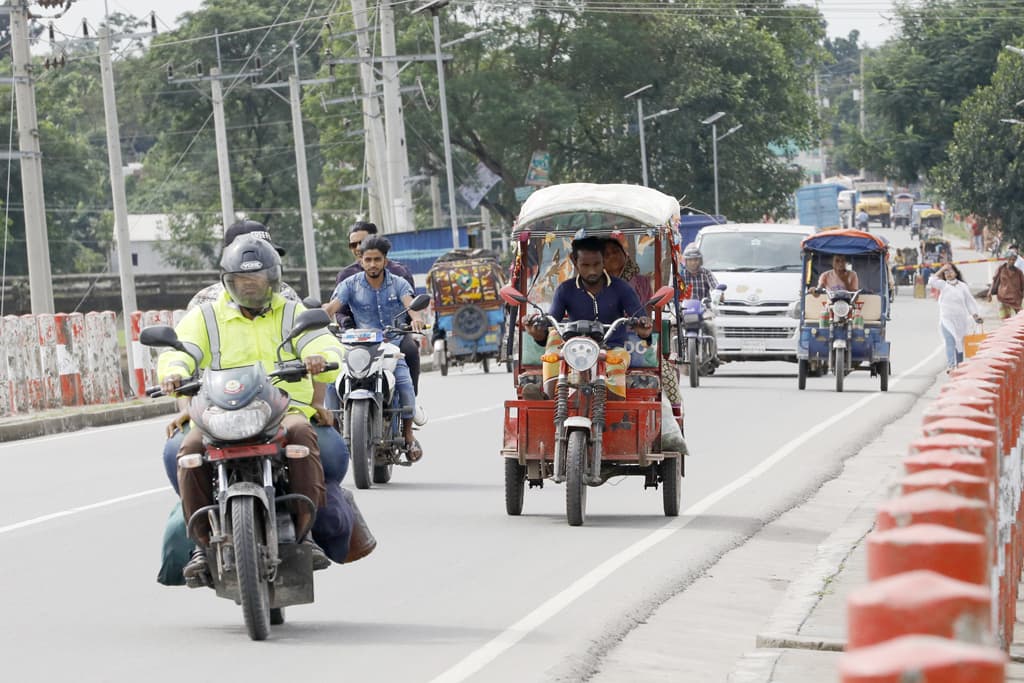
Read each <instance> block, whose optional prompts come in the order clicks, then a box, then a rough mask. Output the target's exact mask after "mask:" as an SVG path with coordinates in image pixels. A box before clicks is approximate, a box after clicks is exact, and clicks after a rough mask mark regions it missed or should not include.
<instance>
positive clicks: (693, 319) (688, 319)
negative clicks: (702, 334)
mask: <svg viewBox="0 0 1024 683" xmlns="http://www.w3.org/2000/svg"><path fill="white" fill-rule="evenodd" d="M699 322H700V316H699V315H697V314H696V313H683V324H684V325H696V324H697V323H699Z"/></svg>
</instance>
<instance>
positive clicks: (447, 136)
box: [411, 0, 459, 249]
mask: <svg viewBox="0 0 1024 683" xmlns="http://www.w3.org/2000/svg"><path fill="white" fill-rule="evenodd" d="M449 1H450V0H431V2H428V3H427V4H425V5H422V6H420V7H417V8H416V9H414V10H413V11H412V12H411V14H417V13H419V12H422V11H424V10H427V11H429V12H430V15H431V16H432V17H433V19H434V58H435V60H436V61H437V87H438V91H439V97H440V100H441V131H442V133H443V135H444V165H445V173H446V178H447V180H448V217H449V218H450V219H451V224H452V248H453V249H458V248H459V218H458V216H457V215H456V210H455V173H454V171H453V170H452V137H451V132H450V131H449V129H448V97H447V93H446V91H445V82H444V60H443V59H442V58H441V19H440V17H439V16H438V15H439V14H440V12H441V10H442V9H443V8H444V7H446V6H447V5H448V3H449Z"/></svg>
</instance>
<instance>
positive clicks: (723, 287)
mask: <svg viewBox="0 0 1024 683" xmlns="http://www.w3.org/2000/svg"><path fill="white" fill-rule="evenodd" d="M715 289H717V290H718V291H720V292H724V291H725V290H727V289H729V286H728V285H727V284H725V283H724V282H719V283H718V286H717V287H715Z"/></svg>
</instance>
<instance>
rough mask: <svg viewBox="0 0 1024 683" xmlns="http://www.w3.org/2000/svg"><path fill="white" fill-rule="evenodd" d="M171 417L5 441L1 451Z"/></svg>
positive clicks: (1, 444)
mask: <svg viewBox="0 0 1024 683" xmlns="http://www.w3.org/2000/svg"><path fill="white" fill-rule="evenodd" d="M169 417H171V414H170V413H168V414H167V415H166V416H159V417H151V418H147V419H145V420H133V421H131V422H122V423H121V424H116V425H107V426H105V427H87V428H86V429H79V430H75V431H73V432H65V433H63V434H51V435H49V436H33V437H31V438H29V439H17V440H15V441H5V442H3V443H0V449H5V448H13V447H15V446H25V445H29V446H31V445H32V444H36V443H39V442H41V441H57V440H58V439H68V438H71V437H73V436H90V435H92V434H102V433H103V432H111V431H114V430H115V429H123V428H125V427H134V426H136V425H138V426H148V425H149V423H150V422H156V421H157V420H162V421H164V422H170V420H168V418H169ZM2 455H6V454H2Z"/></svg>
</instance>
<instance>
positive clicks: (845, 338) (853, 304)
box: [815, 289, 861, 391]
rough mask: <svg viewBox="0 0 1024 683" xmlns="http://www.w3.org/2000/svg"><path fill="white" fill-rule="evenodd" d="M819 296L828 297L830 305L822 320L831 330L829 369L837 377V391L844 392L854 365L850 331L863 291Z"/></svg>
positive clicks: (839, 291)
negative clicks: (847, 378) (858, 300)
mask: <svg viewBox="0 0 1024 683" xmlns="http://www.w3.org/2000/svg"><path fill="white" fill-rule="evenodd" d="M815 291H816V293H817V294H825V295H826V296H827V297H828V304H827V306H826V307H825V311H824V312H823V313H822V320H823V322H826V323H827V324H825V325H823V327H825V326H827V327H828V328H830V329H831V333H830V337H831V339H830V342H831V349H830V352H829V367H830V368H831V369H832V372H833V373H835V376H836V391H842V390H843V381H844V380H845V379H846V374H847V373H848V372H849V371H850V370H851V369H852V366H853V363H852V358H851V357H850V348H849V342H850V337H851V335H850V329H851V327H852V326H853V316H854V313H856V311H857V297H858V296H860V293H861V290H859V289H858V290H857V291H855V292H849V291H846V290H844V289H834V290H825V289H817V290H815Z"/></svg>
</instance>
